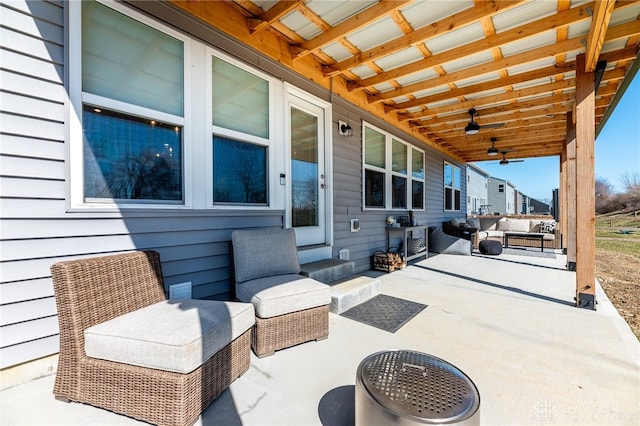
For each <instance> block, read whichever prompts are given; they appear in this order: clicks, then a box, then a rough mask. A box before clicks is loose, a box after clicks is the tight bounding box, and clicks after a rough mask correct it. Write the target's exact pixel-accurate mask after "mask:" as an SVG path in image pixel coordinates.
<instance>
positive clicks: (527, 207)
mask: <svg viewBox="0 0 640 426" xmlns="http://www.w3.org/2000/svg"><path fill="white" fill-rule="evenodd" d="M521 206H522V214H529V213H531V198H529V196H528V195H524V194H523V195H522V204H521Z"/></svg>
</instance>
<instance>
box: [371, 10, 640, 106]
mask: <svg viewBox="0 0 640 426" xmlns="http://www.w3.org/2000/svg"><path fill="white" fill-rule="evenodd" d="M638 24H639V25H640V22H639V23H638ZM623 25H625V24H623ZM525 53H527V52H525ZM637 53H638V47H637V46H632V47H627V48H624V49H620V50H617V51H613V52H607V53H603V54H602V55H600V58H601V59H605V60H607V62H608V63H614V62H618V61H621V60H625V59H635V57H636V55H637ZM575 66H576V64H575V61H571V62H568V63H566V64H565V65H564V67H563V68H562V69H563V71H564V72H569V71H573V70H575ZM557 73H558V68H557V67H555V66H553V65H551V66H548V67H545V68H540V69H537V70H534V71H529V72H525V73H521V74H515V75H511V76H509V77H507V78H498V79H494V80H490V81H487V82H482V83H478V84H474V85H470V86H465V87H460V88H458V89H456V90H452V91H448V92H440V93H437V94H435V95H430V96H425V97H422V98H417V99H414V100H411V101H406V102H401V103H398V104H395V105H387V106H386V108H385V109H386V110H387V112H392V111H393V110H396V111H402V110H406V109H408V108H413V107H417V106H422V105H427V104H429V103H434V102H439V101H442V100H445V99H450V98H455V97H458V96H464V95H467V94H472V93H477V92H482V91H486V90H492V89H496V88H499V87H504V86H505V85H512V84H516V83H521V82H525V81H530V80H536V79H539V78H544V77H551V76H553V75H556V74H557ZM450 75H452V74H449V76H450ZM438 80H439V79H438ZM427 83H429V84H427ZM440 85H441V84H440V83H439V82H438V83H437V84H436V81H435V79H430V80H426V81H425V82H421V83H416V84H414V85H412V86H414V87H416V88H417V89H419V90H425V89H428V88H431V87H437V86H440ZM405 87H407V86H405ZM390 92H393V93H394V94H395V93H397V90H391V91H389V92H384V93H381V94H379V95H375V96H374V95H371V96H368V99H369V103H375V100H377V99H381V98H392V97H397V96H398V95H396V96H391V94H390ZM382 100H384V99H382Z"/></svg>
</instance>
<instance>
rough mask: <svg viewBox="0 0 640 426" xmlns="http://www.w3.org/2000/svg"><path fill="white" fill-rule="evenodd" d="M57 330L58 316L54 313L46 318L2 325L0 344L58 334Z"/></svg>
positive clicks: (9, 344) (8, 344)
mask: <svg viewBox="0 0 640 426" xmlns="http://www.w3.org/2000/svg"><path fill="white" fill-rule="evenodd" d="M0 309H1V308H0ZM3 325H4V324H3ZM58 331H59V330H58V316H57V315H55V314H54V315H52V316H50V317H47V318H38V319H35V320H33V321H25V322H21V323H18V324H12V325H7V326H3V327H2V346H3V347H6V346H12V345H16V344H19V343H22V342H25V341H29V340H37V339H40V338H42V336H53V335H56V334H58Z"/></svg>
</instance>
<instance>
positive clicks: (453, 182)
mask: <svg viewBox="0 0 640 426" xmlns="http://www.w3.org/2000/svg"><path fill="white" fill-rule="evenodd" d="M447 166H451V186H447V185H445V183H444V171H445V170H446V168H447ZM456 169H458V170H459V171H460V177H459V179H460V182H458V186H459V188H458V189H456V173H455V170H456ZM442 189H443V191H442V208H443V210H444V211H445V212H459V211H462V201H463V198H462V168H461V167H459V166H456V165H455V164H453V163H450V162H449V161H445V162H444V163H443V166H442ZM447 190H451V207H452V208H450V209H448V208H447ZM456 190H457V191H459V192H460V208H458V209H456V208H455V207H456V199H455V195H456Z"/></svg>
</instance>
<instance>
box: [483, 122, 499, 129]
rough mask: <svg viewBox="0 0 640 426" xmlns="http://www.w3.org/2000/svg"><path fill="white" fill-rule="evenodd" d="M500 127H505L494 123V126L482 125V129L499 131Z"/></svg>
mask: <svg viewBox="0 0 640 426" xmlns="http://www.w3.org/2000/svg"><path fill="white" fill-rule="evenodd" d="M500 127H504V123H492V124H481V125H480V128H481V129H499V128H500Z"/></svg>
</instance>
